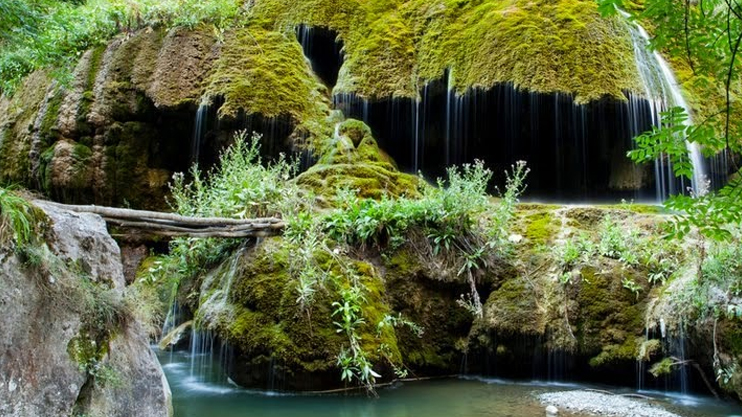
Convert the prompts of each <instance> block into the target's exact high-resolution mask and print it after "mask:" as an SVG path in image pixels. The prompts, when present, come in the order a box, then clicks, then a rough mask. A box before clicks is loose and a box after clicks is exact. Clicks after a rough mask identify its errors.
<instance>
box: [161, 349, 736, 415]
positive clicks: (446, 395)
mask: <svg viewBox="0 0 742 417" xmlns="http://www.w3.org/2000/svg"><path fill="white" fill-rule="evenodd" d="M158 356H159V358H160V362H161V363H162V365H163V368H164V370H165V374H166V376H167V378H168V381H169V383H170V387H171V389H172V392H173V405H174V408H175V416H176V417H202V416H209V417H237V416H251V417H480V416H481V417H484V416H487V417H527V416H534V417H536V416H539V417H540V416H543V415H544V406H543V405H541V404H539V402H538V400H537V398H536V396H537V395H538V394H541V393H545V392H555V391H565V390H576V389H582V388H590V387H587V386H585V385H580V384H564V383H545V382H538V381H531V382H516V381H508V380H500V379H487V378H450V379H442V380H431V381H421V382H409V383H403V384H397V385H394V386H391V387H389V388H384V389H381V390H379V398H369V397H367V396H365V395H362V394H361V395H299V394H287V393H278V392H272V391H256V390H246V389H242V388H239V387H237V386H235V385H233V384H230V382H229V380H228V379H227V377H226V376H224V374H223V373H222V372H221V370H220V369H219V366H218V361H210V360H204V358H203V357H199V358H195V359H197V360H198V361H199V362H200V364H201V365H200V366H199V367H198V369H199V371H198V372H194V371H193V367H192V366H191V361H192V360H193V359H194V358H193V357H192V356H191V354H190V353H188V352H173V353H170V352H159V353H158ZM216 356H217V355H215V357H216ZM597 388H602V389H605V387H597ZM611 390H612V391H616V389H615V387H613V388H611ZM619 392H620V393H635V392H636V391H633V390H630V389H623V390H620V391H619ZM642 395H645V396H651V397H653V398H655V399H656V400H655V403H656V404H660V405H662V406H663V407H664V408H666V409H667V410H669V411H672V412H674V413H676V414H678V415H680V416H683V417H701V416H704V417H730V416H738V415H742V410H740V409H739V407H737V406H736V405H733V404H729V403H725V402H721V401H716V400H713V399H711V398H706V397H698V396H690V395H680V394H667V393H661V392H650V391H643V392H642ZM560 416H563V417H569V416H572V417H581V416H582V415H580V414H569V413H561V414H560Z"/></svg>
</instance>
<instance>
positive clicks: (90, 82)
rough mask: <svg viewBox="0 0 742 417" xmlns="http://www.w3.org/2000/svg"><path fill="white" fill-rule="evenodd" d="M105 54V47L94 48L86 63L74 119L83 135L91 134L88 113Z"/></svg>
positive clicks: (93, 98)
mask: <svg viewBox="0 0 742 417" xmlns="http://www.w3.org/2000/svg"><path fill="white" fill-rule="evenodd" d="M105 52H106V46H105V45H101V46H99V47H97V48H94V49H93V50H92V51H91V52H90V54H91V55H90V60H89V61H88V62H89V65H88V68H87V73H86V77H85V84H84V87H83V93H82V97H81V98H80V102H79V103H78V107H77V117H76V121H77V126H76V128H77V131H78V132H80V133H81V134H83V135H85V134H92V133H93V131H92V127H91V126H90V124H89V123H88V114H89V113H90V108H91V107H92V106H93V102H94V101H95V95H94V93H93V88H94V87H95V79H96V77H97V76H98V70H100V67H101V65H102V64H103V56H104V55H105Z"/></svg>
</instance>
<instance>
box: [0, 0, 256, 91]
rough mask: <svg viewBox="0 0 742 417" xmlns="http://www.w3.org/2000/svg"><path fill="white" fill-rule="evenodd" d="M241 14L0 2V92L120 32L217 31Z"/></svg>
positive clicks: (149, 3) (138, 4) (224, 0)
mask: <svg viewBox="0 0 742 417" xmlns="http://www.w3.org/2000/svg"><path fill="white" fill-rule="evenodd" d="M243 11H244V9H243V8H242V2H241V1H237V0H216V1H206V2H204V1H197V0H185V1H183V0H164V1H163V0H87V1H61V0H34V1H26V0H0V91H2V92H4V93H8V92H11V91H13V89H14V88H15V86H16V85H17V84H18V82H19V80H20V79H21V78H23V77H24V76H25V75H27V74H28V73H30V72H32V71H34V70H36V69H39V68H45V67H54V68H57V69H64V68H66V67H67V66H68V65H69V64H71V63H72V62H73V61H74V60H75V59H76V58H77V57H78V56H79V55H80V54H81V53H82V52H83V51H85V50H86V49H88V48H90V47H92V46H96V45H100V44H102V43H103V42H105V41H107V40H108V39H110V38H111V37H112V36H114V35H115V34H117V33H120V32H130V31H133V30H136V29H138V28H141V27H144V26H169V27H174V26H186V27H193V26H195V25H197V24H199V23H208V24H212V25H213V26H214V28H215V29H216V30H218V31H221V30H223V29H224V28H225V27H228V26H231V25H233V24H235V22H237V21H238V19H237V17H238V16H239V15H240V14H241V13H243Z"/></svg>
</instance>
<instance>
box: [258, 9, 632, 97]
mask: <svg viewBox="0 0 742 417" xmlns="http://www.w3.org/2000/svg"><path fill="white" fill-rule="evenodd" d="M253 10H254V13H255V16H256V19H257V20H258V21H259V22H261V23H262V24H263V25H264V26H266V27H270V28H274V29H278V30H285V29H286V28H287V27H288V28H291V27H292V26H296V25H299V24H307V25H310V26H321V27H327V28H330V29H333V30H335V31H337V32H338V34H339V37H340V39H341V40H342V41H343V42H344V45H345V52H346V54H345V63H344V65H343V67H342V69H341V71H340V79H339V81H338V85H337V86H336V87H335V92H336V93H355V94H356V95H358V96H361V97H364V98H368V99H375V98H377V99H378V98H386V97H410V98H417V97H418V93H419V91H420V88H421V86H422V85H424V84H425V83H427V82H430V81H433V80H437V79H440V78H442V77H444V75H445V74H446V73H447V71H448V74H450V76H451V80H450V86H451V87H452V88H455V89H456V90H457V91H458V92H459V93H463V92H465V91H466V90H468V89H471V88H484V89H487V88H490V87H492V86H493V85H495V84H498V83H512V84H514V85H515V86H516V87H517V88H522V89H525V90H530V91H538V92H565V93H570V94H574V95H575V98H576V101H577V102H578V103H585V102H588V101H591V100H595V99H598V98H601V97H603V96H606V95H607V96H612V97H617V98H623V97H624V91H626V90H631V91H640V88H639V79H638V75H637V72H636V67H635V64H634V60H633V49H632V46H631V40H630V38H629V35H628V31H627V29H626V27H625V26H624V25H623V23H621V22H620V21H618V19H617V18H616V19H603V18H601V17H600V15H599V14H598V12H597V6H596V4H595V3H594V2H590V1H582V0H564V1H559V2H556V3H545V2H535V3H534V2H526V1H507V2H502V1H494V0H493V1H478V2H462V1H458V0H437V1H433V2H430V1H407V2H402V1H394V0H374V1H369V2H359V1H323V0H313V1H305V2H293V1H287V0H263V1H259V2H257V3H256V5H255V7H254V9H253Z"/></svg>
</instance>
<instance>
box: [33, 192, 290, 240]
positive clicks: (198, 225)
mask: <svg viewBox="0 0 742 417" xmlns="http://www.w3.org/2000/svg"><path fill="white" fill-rule="evenodd" d="M34 204H37V205H40V206H43V205H48V206H52V207H56V208H59V209H63V210H69V211H74V212H77V213H93V214H97V215H99V216H101V217H102V218H103V220H105V221H106V223H108V224H109V225H114V226H117V227H121V228H124V229H134V230H137V231H141V232H146V233H150V234H153V235H158V236H167V237H199V238H207V237H220V238H243V237H267V236H275V235H278V234H280V233H281V231H282V230H283V228H284V227H285V223H284V222H283V220H281V219H279V218H275V217H270V218H257V219H233V218H224V217H188V216H182V215H179V214H175V213H163V212H158V211H147V210H132V209H122V208H115V207H104V206H95V205H86V206H77V205H69V204H60V203H54V202H50V201H41V200H35V201H34Z"/></svg>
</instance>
